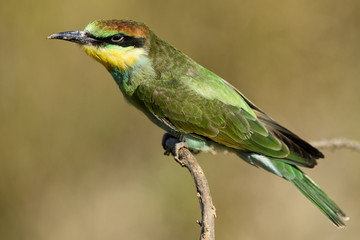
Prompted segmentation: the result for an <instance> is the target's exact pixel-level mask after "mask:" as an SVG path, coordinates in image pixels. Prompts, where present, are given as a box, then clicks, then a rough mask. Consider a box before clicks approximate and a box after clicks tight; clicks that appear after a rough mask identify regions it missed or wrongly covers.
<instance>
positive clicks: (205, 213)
mask: <svg viewBox="0 0 360 240" xmlns="http://www.w3.org/2000/svg"><path fill="white" fill-rule="evenodd" d="M163 147H164V149H165V150H166V152H165V154H167V155H169V153H170V152H171V153H172V154H173V155H174V158H175V160H176V161H177V162H178V163H179V164H180V165H181V166H182V167H186V168H187V169H188V170H189V172H190V173H191V176H192V177H193V179H194V183H195V186H196V190H197V197H198V198H199V202H200V207H201V222H198V223H199V224H200V226H201V235H200V240H214V239H215V217H216V210H215V207H214V205H213V203H212V198H211V194H210V188H209V184H208V182H207V180H206V177H205V174H204V171H203V170H202V169H201V167H200V165H199V163H198V162H197V160H196V158H195V157H194V156H193V155H192V154H191V152H190V150H189V149H188V147H187V145H186V144H185V143H183V142H179V141H178V140H177V139H176V138H174V137H172V136H171V135H169V134H165V135H164V137H163Z"/></svg>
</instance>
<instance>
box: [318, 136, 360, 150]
mask: <svg viewBox="0 0 360 240" xmlns="http://www.w3.org/2000/svg"><path fill="white" fill-rule="evenodd" d="M311 145H313V146H314V147H316V148H320V149H329V150H338V149H344V148H346V149H350V150H354V151H358V152H360V142H358V141H353V140H349V139H346V138H335V139H328V140H326V139H324V140H320V141H312V142H311Z"/></svg>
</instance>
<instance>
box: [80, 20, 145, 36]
mask: <svg viewBox="0 0 360 240" xmlns="http://www.w3.org/2000/svg"><path fill="white" fill-rule="evenodd" d="M85 31H89V32H90V33H92V34H93V35H95V36H98V37H100V36H101V37H104V36H108V35H112V34H115V33H119V32H121V33H125V34H127V35H129V36H133V37H136V38H139V37H144V38H146V37H147V36H148V34H149V28H148V27H147V26H146V25H145V24H143V23H140V22H135V21H132V20H115V19H113V20H97V21H94V22H92V23H90V24H89V25H87V26H86V28H85Z"/></svg>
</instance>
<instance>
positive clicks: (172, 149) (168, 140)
mask: <svg viewBox="0 0 360 240" xmlns="http://www.w3.org/2000/svg"><path fill="white" fill-rule="evenodd" d="M161 144H162V146H163V148H164V149H165V152H164V155H167V156H169V155H170V153H171V154H172V155H173V156H174V157H175V158H177V157H178V156H179V150H180V149H181V148H183V147H185V148H188V145H187V143H186V142H181V141H180V140H179V139H177V138H176V137H174V136H173V135H171V134H169V133H165V134H164V135H163V137H162V141H161Z"/></svg>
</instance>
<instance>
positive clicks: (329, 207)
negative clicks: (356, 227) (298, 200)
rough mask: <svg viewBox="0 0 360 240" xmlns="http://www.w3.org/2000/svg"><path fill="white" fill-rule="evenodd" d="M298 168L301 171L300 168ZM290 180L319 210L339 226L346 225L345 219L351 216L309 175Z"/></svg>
mask: <svg viewBox="0 0 360 240" xmlns="http://www.w3.org/2000/svg"><path fill="white" fill-rule="evenodd" d="M296 170H297V171H299V172H301V171H300V170H299V169H296ZM301 173H302V172H301ZM288 180H289V181H290V182H292V183H293V184H294V185H295V186H296V187H297V188H298V189H299V190H300V192H301V193H302V194H304V196H305V197H307V198H308V199H309V200H310V201H311V202H312V203H313V204H314V205H315V206H316V207H317V208H319V210H320V211H321V212H322V213H323V214H324V215H325V216H326V217H327V218H329V219H330V220H331V221H332V222H333V223H334V224H335V225H336V226H337V227H339V228H343V227H345V223H344V222H343V220H345V221H346V220H348V219H349V218H348V217H347V216H346V215H345V213H344V212H343V211H342V210H341V209H340V208H339V206H337V205H336V203H335V202H334V201H332V200H331V199H330V198H329V197H328V196H327V195H326V193H325V192H324V191H322V190H321V189H320V188H319V187H318V186H317V185H316V183H315V182H313V181H312V180H311V179H310V178H309V177H308V176H307V175H305V174H303V173H302V178H298V177H296V178H294V179H288Z"/></svg>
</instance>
